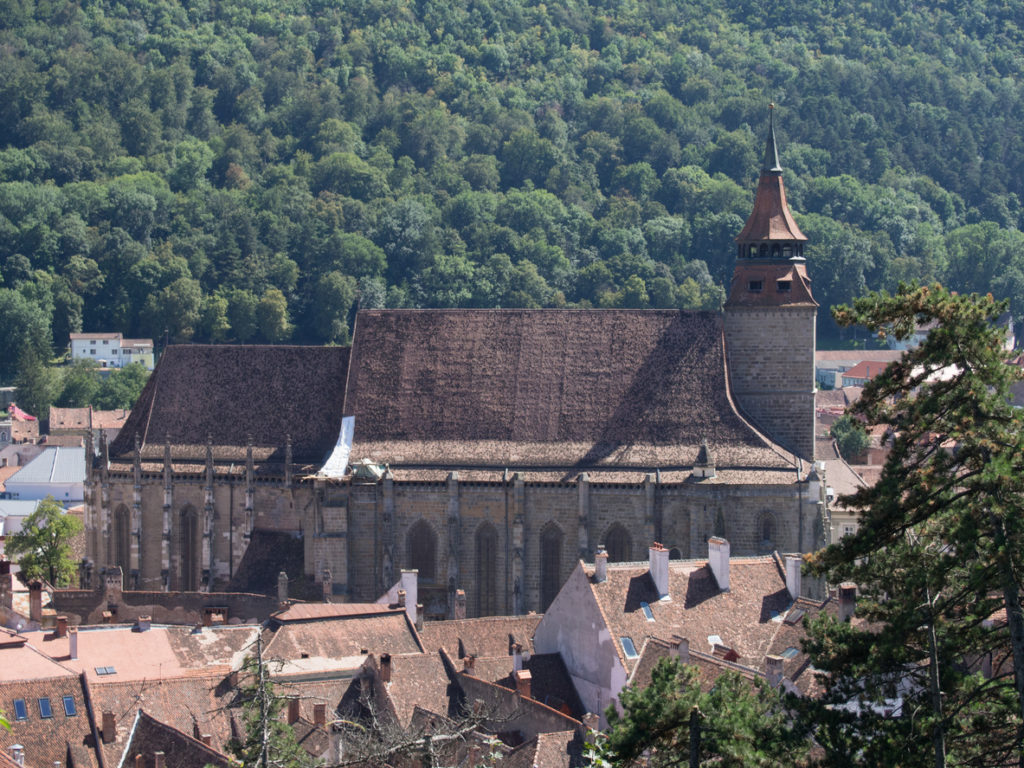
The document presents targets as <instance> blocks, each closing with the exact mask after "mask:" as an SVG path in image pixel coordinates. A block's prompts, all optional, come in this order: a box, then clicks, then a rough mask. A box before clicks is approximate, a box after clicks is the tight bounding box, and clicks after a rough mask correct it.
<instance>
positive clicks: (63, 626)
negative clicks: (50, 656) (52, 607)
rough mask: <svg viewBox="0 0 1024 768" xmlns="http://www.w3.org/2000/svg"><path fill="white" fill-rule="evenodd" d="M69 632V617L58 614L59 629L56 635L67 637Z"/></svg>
mask: <svg viewBox="0 0 1024 768" xmlns="http://www.w3.org/2000/svg"><path fill="white" fill-rule="evenodd" d="M67 634H68V617H67V616H58V617H57V630H56V632H55V635H56V636H57V637H66V636H67Z"/></svg>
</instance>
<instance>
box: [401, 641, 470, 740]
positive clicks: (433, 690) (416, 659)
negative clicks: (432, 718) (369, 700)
mask: <svg viewBox="0 0 1024 768" xmlns="http://www.w3.org/2000/svg"><path fill="white" fill-rule="evenodd" d="M451 689H452V686H451V679H450V678H449V676H448V670H447V668H446V667H445V664H444V660H443V659H442V657H441V654H440V653H437V652H434V653H423V654H416V655H392V657H391V682H390V683H385V690H386V691H387V695H388V697H389V698H390V699H391V703H392V704H393V706H394V708H395V715H396V716H397V717H398V722H399V723H400V724H401V725H402V727H403V728H408V727H409V724H410V723H411V721H412V718H413V713H414V711H415V709H416V707H417V706H419V707H421V708H422V709H425V710H427V711H429V712H433V713H434V714H437V715H443V716H445V717H447V716H448V715H449V714H451V710H452V707H453V706H454V705H455V702H454V701H452V698H451V692H452V690H451Z"/></svg>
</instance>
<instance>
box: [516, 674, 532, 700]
mask: <svg viewBox="0 0 1024 768" xmlns="http://www.w3.org/2000/svg"><path fill="white" fill-rule="evenodd" d="M514 677H515V679H516V693H518V694H519V695H520V696H521V697H522V698H524V699H528V698H530V687H531V684H532V683H533V675H531V674H530V670H528V669H520V670H519V671H518V672H516V673H515V675H514Z"/></svg>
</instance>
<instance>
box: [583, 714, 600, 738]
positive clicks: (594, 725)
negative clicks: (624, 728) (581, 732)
mask: <svg viewBox="0 0 1024 768" xmlns="http://www.w3.org/2000/svg"><path fill="white" fill-rule="evenodd" d="M583 726H584V727H585V728H586V729H587V732H588V733H590V732H593V733H597V730H598V728H600V727H601V718H600V717H598V716H597V715H596V714H594V713H593V712H587V713H586V714H584V715H583Z"/></svg>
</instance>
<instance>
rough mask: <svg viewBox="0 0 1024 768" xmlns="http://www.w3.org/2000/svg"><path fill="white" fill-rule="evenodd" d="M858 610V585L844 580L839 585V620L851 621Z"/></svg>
mask: <svg viewBox="0 0 1024 768" xmlns="http://www.w3.org/2000/svg"><path fill="white" fill-rule="evenodd" d="M856 610H857V585H856V584H854V583H853V582H852V581H844V582H843V583H842V584H840V585H839V620H840V621H849V620H850V619H852V618H853V615H854V613H855V612H856Z"/></svg>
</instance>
